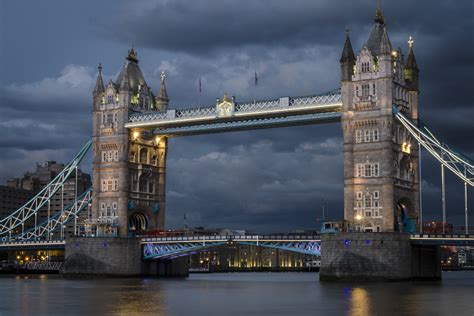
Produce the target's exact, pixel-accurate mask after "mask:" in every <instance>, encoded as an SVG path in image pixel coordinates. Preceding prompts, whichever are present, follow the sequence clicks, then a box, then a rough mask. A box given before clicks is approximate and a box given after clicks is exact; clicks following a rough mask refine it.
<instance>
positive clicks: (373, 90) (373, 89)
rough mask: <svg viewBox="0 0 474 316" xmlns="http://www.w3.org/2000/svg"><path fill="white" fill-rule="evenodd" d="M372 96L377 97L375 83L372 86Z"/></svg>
mask: <svg viewBox="0 0 474 316" xmlns="http://www.w3.org/2000/svg"><path fill="white" fill-rule="evenodd" d="M372 94H373V95H375V83H373V84H372Z"/></svg>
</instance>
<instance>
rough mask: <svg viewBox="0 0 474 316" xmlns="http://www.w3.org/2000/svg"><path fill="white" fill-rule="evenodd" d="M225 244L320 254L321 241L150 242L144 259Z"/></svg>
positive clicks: (185, 253) (155, 258) (169, 257)
mask: <svg viewBox="0 0 474 316" xmlns="http://www.w3.org/2000/svg"><path fill="white" fill-rule="evenodd" d="M225 244H240V245H251V246H260V247H268V248H274V249H280V250H286V251H293V252H298V253H302V254H307V255H313V256H320V255H321V242H320V241H318V240H314V241H258V240H247V241H244V240H238V241H227V240H218V241H208V242H189V241H185V242H171V243H148V244H144V245H143V259H144V260H157V259H174V258H177V257H181V256H184V255H188V254H189V253H192V252H195V251H199V250H202V249H208V248H211V247H217V246H222V245H225Z"/></svg>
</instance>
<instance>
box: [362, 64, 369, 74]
mask: <svg viewBox="0 0 474 316" xmlns="http://www.w3.org/2000/svg"><path fill="white" fill-rule="evenodd" d="M369 71H370V65H369V62H363V63H362V73H366V72H369Z"/></svg>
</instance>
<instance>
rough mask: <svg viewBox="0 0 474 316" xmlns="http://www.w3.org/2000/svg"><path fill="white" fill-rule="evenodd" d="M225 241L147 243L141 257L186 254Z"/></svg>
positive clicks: (158, 257)
mask: <svg viewBox="0 0 474 316" xmlns="http://www.w3.org/2000/svg"><path fill="white" fill-rule="evenodd" d="M226 243H227V241H212V242H174V243H173V242H171V243H155V244H153V243H149V244H144V246H143V259H145V260H154V259H164V258H169V257H173V256H177V255H181V254H187V253H189V252H193V251H196V250H201V249H206V248H210V247H216V246H220V245H223V244H226Z"/></svg>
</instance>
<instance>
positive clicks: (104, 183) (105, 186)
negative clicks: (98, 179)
mask: <svg viewBox="0 0 474 316" xmlns="http://www.w3.org/2000/svg"><path fill="white" fill-rule="evenodd" d="M102 192H107V180H102Z"/></svg>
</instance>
